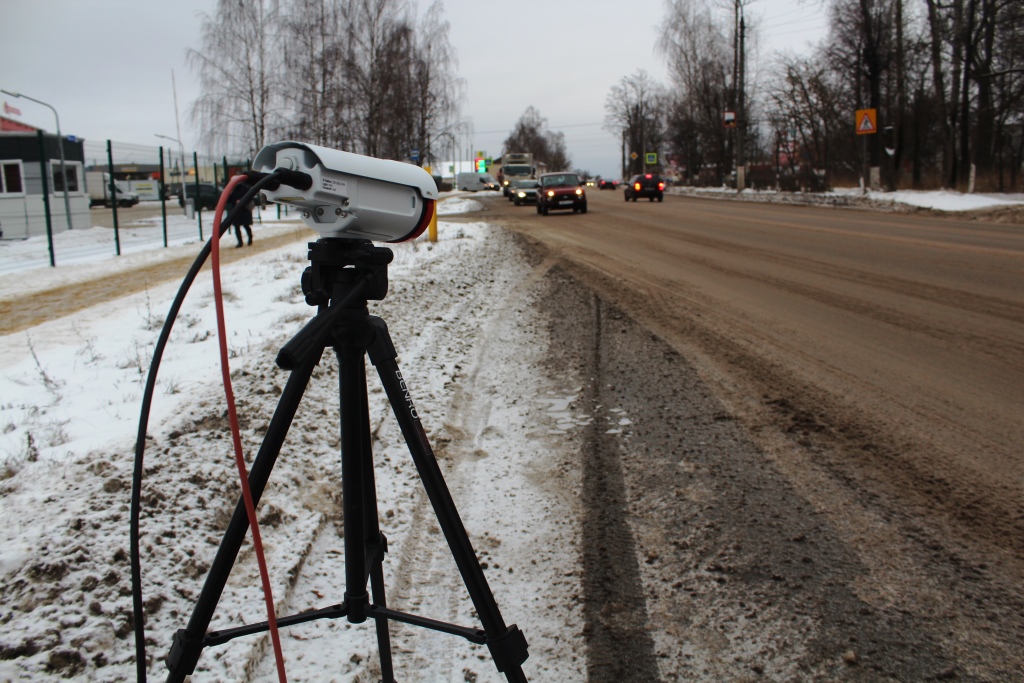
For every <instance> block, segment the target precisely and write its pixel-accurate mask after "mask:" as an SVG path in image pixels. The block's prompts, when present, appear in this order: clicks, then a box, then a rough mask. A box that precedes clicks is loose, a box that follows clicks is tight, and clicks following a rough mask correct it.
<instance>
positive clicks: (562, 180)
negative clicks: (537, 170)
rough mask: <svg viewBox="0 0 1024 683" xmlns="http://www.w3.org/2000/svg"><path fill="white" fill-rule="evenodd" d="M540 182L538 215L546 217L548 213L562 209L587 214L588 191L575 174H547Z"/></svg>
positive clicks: (541, 177) (539, 179)
mask: <svg viewBox="0 0 1024 683" xmlns="http://www.w3.org/2000/svg"><path fill="white" fill-rule="evenodd" d="M538 181H539V184H540V186H539V187H538V188H537V213H539V214H541V215H542V216H546V215H548V211H556V210H561V209H572V212H573V213H576V212H577V211H578V212H580V213H586V212H587V191H586V190H585V189H583V186H582V185H580V177H579V176H578V175H576V174H575V173H545V174H543V175H542V176H540V178H538Z"/></svg>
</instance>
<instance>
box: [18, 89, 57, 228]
mask: <svg viewBox="0 0 1024 683" xmlns="http://www.w3.org/2000/svg"><path fill="white" fill-rule="evenodd" d="M0 92H2V93H4V94H5V95H10V96H11V97H17V98H21V99H25V100H29V101H31V102H35V103H36V104H41V105H43V106H44V107H48V108H49V110H50V111H52V112H53V118H55V119H56V120H57V149H58V150H59V151H60V176H61V179H62V180H63V181H64V213H65V214H66V215H67V220H68V230H72V229H73V228H74V227H75V226H74V225H72V223H71V200H69V199H68V172H67V168H66V167H65V165H64V138H62V137H61V135H60V116H58V115H57V110H56V109H54V108H53V107H52V106H51V105H49V104H47V103H46V102H43V101H42V100H37V99H36V98H34V97H29V96H28V95H23V94H21V93H19V92H11V91H10V90H0Z"/></svg>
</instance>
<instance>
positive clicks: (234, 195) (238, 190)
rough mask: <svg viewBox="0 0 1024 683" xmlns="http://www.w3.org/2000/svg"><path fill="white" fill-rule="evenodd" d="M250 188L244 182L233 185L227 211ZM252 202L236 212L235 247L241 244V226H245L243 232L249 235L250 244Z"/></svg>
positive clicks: (250, 242) (250, 241)
mask: <svg viewBox="0 0 1024 683" xmlns="http://www.w3.org/2000/svg"><path fill="white" fill-rule="evenodd" d="M250 189H251V188H250V187H249V186H248V185H247V184H245V183H239V184H238V185H235V188H234V189H233V190H231V195H230V196H229V197H228V212H230V211H231V210H232V209H233V208H234V207H235V205H236V204H238V202H239V201H241V200H242V197H244V196H245V193H246V192H248V191H249V190H250ZM252 208H253V205H252V202H249V203H248V204H247V205H246V206H245V207H244V208H242V209H241V210H240V211H239V212H238V216H237V217H236V218H235V237H237V238H238V244H237V245H235V248H236V249H237V248H238V247H241V246H242V228H245V232H246V234H247V235H248V237H249V244H250V245H251V244H252Z"/></svg>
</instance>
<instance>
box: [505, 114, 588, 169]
mask: <svg viewBox="0 0 1024 683" xmlns="http://www.w3.org/2000/svg"><path fill="white" fill-rule="evenodd" d="M502 147H503V148H504V150H505V151H506V152H530V153H532V154H533V158H534V161H536V162H538V163H543V164H546V165H547V167H548V168H549V169H550V170H552V171H566V170H569V169H570V168H572V161H571V160H570V159H569V155H568V153H567V151H566V148H565V135H564V134H563V133H561V132H557V133H556V132H552V131H550V130H548V121H547V119H545V118H544V117H543V116H541V115H540V112H539V111H538V110H537V109H536V107H534V106H532V105H531V106H529V107H527V108H526V111H524V112H523V114H522V116H520V117H519V120H518V121H517V122H516V125H515V127H514V128H513V129H512V132H511V133H509V136H508V137H507V138H505V142H503V143H502Z"/></svg>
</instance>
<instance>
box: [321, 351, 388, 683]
mask: <svg viewBox="0 0 1024 683" xmlns="http://www.w3.org/2000/svg"><path fill="white" fill-rule="evenodd" d="M335 353H336V354H337V356H338V365H339V367H340V369H341V372H340V380H339V381H340V393H341V433H342V439H341V447H342V453H341V458H342V495H343V506H344V514H345V519H344V525H345V572H346V575H345V578H346V582H347V584H348V585H347V586H346V591H345V599H346V601H347V602H348V603H349V621H352V622H354V623H355V622H356V619H358V620H359V621H362V620H364V619H365V618H366V617H365V609H366V607H368V606H369V605H368V604H367V603H366V602H365V600H366V581H367V577H369V580H370V586H371V590H372V594H373V595H372V597H373V603H374V604H375V605H377V606H379V607H387V599H386V597H385V592H384V569H383V561H384V553H385V552H386V541H385V539H384V536H383V535H382V534H381V532H380V522H379V520H378V517H377V488H376V483H375V481H374V476H373V450H372V448H371V436H370V414H369V405H368V400H367V396H366V363H365V360H364V354H365V347H364V346H351V347H345V346H338V347H336V348H335ZM353 594H354V595H355V599H356V601H357V603H360V604H362V605H364V607H363V614H361V615H359V616H357V617H355V618H353V616H352V615H353V614H354V613H356V610H355V609H353V604H352V600H353ZM375 621H376V630H377V647H378V650H379V653H380V664H381V674H382V680H383V682H384V683H394V667H393V665H392V660H391V636H390V634H389V632H388V620H387V619H384V618H378V619H376V620H375Z"/></svg>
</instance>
